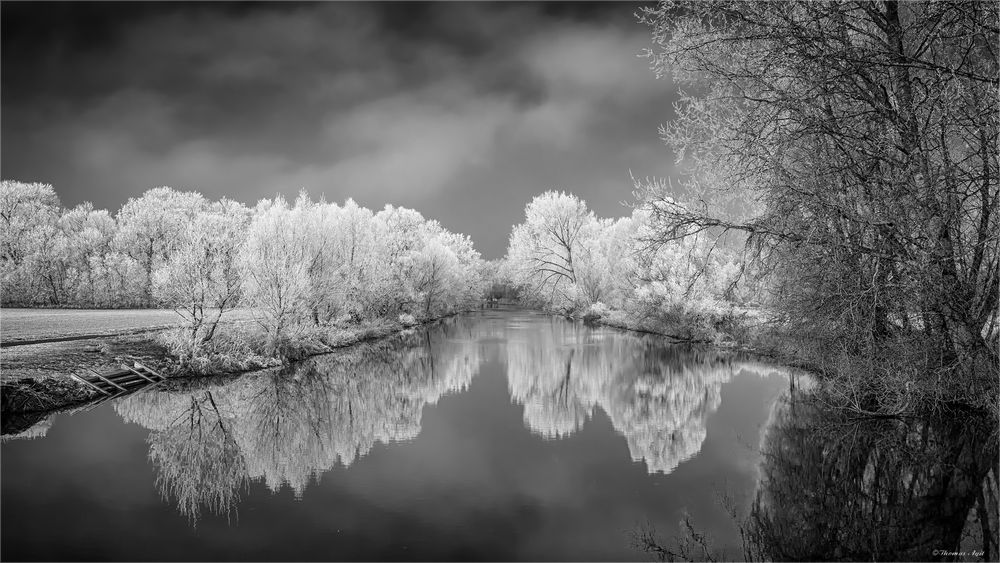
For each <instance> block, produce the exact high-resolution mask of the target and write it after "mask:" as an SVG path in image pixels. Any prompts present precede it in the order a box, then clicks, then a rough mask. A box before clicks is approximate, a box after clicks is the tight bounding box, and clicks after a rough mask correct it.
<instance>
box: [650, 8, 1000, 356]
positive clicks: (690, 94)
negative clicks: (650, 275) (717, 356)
mask: <svg viewBox="0 0 1000 563" xmlns="http://www.w3.org/2000/svg"><path fill="white" fill-rule="evenodd" d="M640 19H641V20H642V21H643V22H645V23H647V24H648V25H649V26H650V27H651V28H652V32H653V42H654V44H655V47H654V48H653V49H650V51H649V53H648V54H649V57H650V60H651V63H652V68H653V69H654V70H655V72H656V73H657V75H658V76H668V75H669V76H671V77H672V79H673V80H674V82H675V83H677V84H678V85H679V86H681V88H682V92H683V94H682V97H681V99H680V101H679V102H678V103H677V105H676V118H675V119H674V120H673V121H671V122H669V123H667V124H665V125H664V126H662V127H661V136H662V138H663V140H664V141H665V142H666V143H667V144H668V145H670V146H671V147H672V148H673V149H674V150H675V151H676V154H677V156H678V159H679V161H680V162H682V163H683V165H684V166H683V169H684V170H685V171H686V174H687V175H686V177H685V178H684V179H683V181H682V182H680V183H679V184H678V185H675V186H673V189H672V190H668V189H666V186H665V185H664V184H663V183H662V182H658V181H651V182H649V181H647V182H640V183H639V185H638V188H639V191H640V193H641V194H642V196H643V197H644V198H645V199H646V201H647V202H648V203H649V205H650V209H651V210H652V211H653V213H654V214H655V219H656V222H657V225H658V229H657V235H656V237H655V238H656V239H657V241H658V242H666V241H669V240H675V239H677V238H683V237H686V236H690V235H692V234H694V233H699V232H706V231H708V232H712V233H715V234H720V233H724V232H730V233H740V234H743V235H745V236H746V240H747V247H748V249H749V250H750V251H751V252H750V257H751V258H756V259H758V263H761V264H765V265H767V266H768V267H769V268H770V269H771V270H772V271H774V272H775V273H776V274H778V275H777V276H776V280H778V283H777V284H775V287H776V288H777V291H778V296H779V297H780V299H778V300H777V301H776V302H777V303H780V304H781V308H782V310H783V311H784V312H785V313H787V314H788V318H789V319H790V320H791V321H793V322H795V323H797V324H798V325H799V326H800V327H802V328H808V329H810V330H811V331H812V332H813V333H815V334H819V335H824V336H828V337H830V338H831V339H832V340H834V341H836V342H838V343H839V344H840V345H843V346H847V347H849V348H851V349H853V350H855V351H874V350H877V349H878V346H879V345H880V343H883V342H887V341H898V340H899V339H900V338H904V339H906V340H908V341H910V342H913V341H919V342H921V346H922V348H923V349H924V350H925V351H926V358H925V359H928V360H930V359H932V358H934V361H935V362H937V365H938V366H944V365H947V366H952V367H955V366H961V367H963V368H970V367H971V368H972V369H973V370H975V372H976V373H979V374H982V373H984V371H992V370H995V369H996V365H997V352H996V338H997V331H998V326H997V306H998V284H1000V270H998V269H1000V252H998V245H1000V237H998V227H997V225H998V223H997V202H998V182H997V176H998V161H997V132H998V114H997V108H998V104H997V102H998V87H1000V80H998V70H997V60H998V59H997V57H998V31H1000V26H998V8H997V5H996V4H994V3H986V2H907V3H901V2H836V3H834V2H736V1H733V2H712V3H703V2H675V1H666V2H661V3H660V4H659V5H658V6H657V7H656V8H651V9H646V10H644V11H643V13H642V14H641V15H640ZM670 192H674V193H673V194H671V193H670ZM677 192H680V193H681V194H683V195H682V197H681V198H674V199H671V198H670V197H668V196H670V195H675V196H676V193H677Z"/></svg>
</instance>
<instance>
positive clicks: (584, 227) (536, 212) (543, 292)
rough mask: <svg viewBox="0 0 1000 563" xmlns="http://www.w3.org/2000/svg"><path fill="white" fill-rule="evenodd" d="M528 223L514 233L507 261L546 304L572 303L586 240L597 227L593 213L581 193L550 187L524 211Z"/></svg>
mask: <svg viewBox="0 0 1000 563" xmlns="http://www.w3.org/2000/svg"><path fill="white" fill-rule="evenodd" d="M524 214H525V220H524V223H521V224H520V225H517V226H516V227H514V230H513V231H512V232H511V235H510V243H509V245H508V250H507V259H508V261H509V262H510V263H511V265H512V267H513V268H514V269H515V270H516V271H517V274H518V277H519V279H520V280H521V282H522V283H524V284H525V285H527V286H529V287H530V288H531V289H532V291H533V293H534V294H535V295H536V296H537V297H539V298H541V299H543V300H544V301H545V302H547V303H550V304H553V305H555V306H557V307H572V306H573V305H574V304H575V303H576V302H577V299H578V296H579V287H578V285H577V284H578V282H579V281H581V280H580V279H579V276H580V273H581V272H580V262H581V261H582V260H583V259H585V254H587V252H588V250H587V249H586V247H585V245H584V241H585V240H586V239H587V238H588V237H590V236H591V235H592V231H593V230H594V229H595V228H597V220H596V219H595V217H594V214H593V213H592V212H590V211H589V210H588V209H587V204H586V203H585V202H584V201H583V200H581V199H579V198H578V197H576V196H574V195H571V194H566V193H562V192H554V191H549V192H545V193H543V194H541V195H539V196H536V197H535V198H534V199H533V200H532V201H531V202H530V203H529V204H528V205H527V207H525V210H524Z"/></svg>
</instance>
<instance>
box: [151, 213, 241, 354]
mask: <svg viewBox="0 0 1000 563" xmlns="http://www.w3.org/2000/svg"><path fill="white" fill-rule="evenodd" d="M248 223H249V211H248V210H247V209H246V207H244V206H243V205H242V204H240V203H237V202H234V201H231V200H227V199H223V200H221V201H219V202H216V203H212V204H210V205H208V206H206V208H205V209H203V210H201V211H198V212H197V214H196V215H195V216H194V219H193V221H191V222H190V223H189V224H188V225H187V227H186V228H185V230H184V231H183V232H182V233H181V235H180V240H179V241H178V242H177V244H176V247H175V248H174V250H173V252H171V254H170V257H169V258H168V259H167V261H166V263H165V264H164V265H163V267H161V268H160V269H158V270H157V271H156V273H155V275H154V279H153V295H154V297H155V298H156V299H157V301H159V302H162V303H164V304H166V305H168V306H170V307H173V308H174V310H175V311H177V313H178V314H180V315H181V316H182V317H183V318H184V320H185V321H186V323H187V324H188V327H189V329H190V346H191V348H190V350H191V351H193V350H194V348H195V347H197V346H198V345H200V344H202V343H204V342H208V341H209V340H211V339H212V337H213V336H214V335H215V330H216V328H217V327H218V324H219V321H220V320H221V319H222V316H223V314H224V313H225V312H226V311H228V310H230V309H232V308H234V307H235V306H236V305H237V303H238V299H239V296H240V287H241V272H240V269H239V262H238V255H239V252H240V249H241V248H242V246H243V237H244V234H245V229H246V227H247V225H248Z"/></svg>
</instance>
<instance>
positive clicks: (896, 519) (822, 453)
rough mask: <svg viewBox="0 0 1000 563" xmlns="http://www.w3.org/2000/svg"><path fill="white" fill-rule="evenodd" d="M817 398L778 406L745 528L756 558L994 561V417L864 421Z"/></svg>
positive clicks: (803, 395)
mask: <svg viewBox="0 0 1000 563" xmlns="http://www.w3.org/2000/svg"><path fill="white" fill-rule="evenodd" d="M821 397H822V395H821V393H820V392H819V391H807V392H803V391H793V392H792V393H791V394H790V395H787V396H785V397H784V398H783V399H782V400H780V401H779V402H778V403H777V404H776V405H775V408H774V411H773V413H772V420H771V423H770V425H769V428H768V430H767V432H766V435H765V437H764V439H763V441H762V448H761V449H762V455H763V457H762V463H761V475H760V481H759V484H758V490H757V494H756V498H755V500H754V502H753V505H752V507H751V510H750V515H749V518H748V521H747V526H746V531H747V532H748V537H749V539H750V540H751V541H750V543H751V544H752V545H754V546H755V548H756V551H757V552H758V553H757V555H759V556H760V555H762V556H766V557H767V558H769V559H774V560H815V561H818V560H862V559H867V560H872V559H875V560H903V561H905V560H942V559H945V560H946V559H953V558H954V556H949V555H948V553H951V552H965V554H966V555H964V556H958V559H959V560H976V559H979V558H982V559H984V560H988V561H992V560H996V558H997V488H996V487H997V456H998V451H997V441H996V423H995V422H994V421H991V420H989V418H988V417H985V416H982V415H979V416H976V415H974V414H972V413H968V412H960V411H958V410H952V411H950V412H942V413H937V415H936V416H934V417H929V418H925V419H919V418H906V419H875V420H872V419H865V420H858V419H852V418H851V417H850V416H849V415H848V414H846V413H845V412H843V411H839V410H834V409H831V408H829V407H826V406H824V403H823V402H822V401H821ZM974 550H976V551H977V552H982V553H976V554H975V555H974V554H973V551H974Z"/></svg>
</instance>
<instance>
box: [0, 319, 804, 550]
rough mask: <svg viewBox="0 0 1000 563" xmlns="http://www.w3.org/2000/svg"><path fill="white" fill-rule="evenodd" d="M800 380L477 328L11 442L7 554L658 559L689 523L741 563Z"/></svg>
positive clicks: (521, 327) (434, 333)
mask: <svg viewBox="0 0 1000 563" xmlns="http://www.w3.org/2000/svg"><path fill="white" fill-rule="evenodd" d="M796 379H797V378H796V377H794V376H791V375H790V374H789V372H788V370H786V369H783V368H781V367H778V366H771V365H766V364H761V363H757V362H752V361H741V360H739V359H738V358H734V357H732V356H724V355H720V354H718V353H714V352H711V351H705V350H700V351H699V350H692V349H689V348H682V347H678V346H670V345H666V344H664V343H663V341H662V340H661V339H656V338H652V337H645V336H639V335H634V334H627V333H623V332H620V331H617V330H614V329H609V328H588V327H585V326H583V325H581V324H576V323H571V322H568V321H565V320H562V319H558V318H553V317H550V316H546V315H542V314H536V313H531V312H526V311H484V312H481V313H475V314H469V315H464V316H460V317H456V318H452V319H449V320H447V321H444V322H442V323H439V324H437V325H435V326H433V327H431V328H429V329H421V330H414V331H411V332H410V333H408V334H404V335H402V336H400V337H398V338H393V339H389V340H386V341H381V342H377V343H372V344H366V345H362V346H358V347H355V348H354V349H351V350H350V351H348V352H346V353H340V354H335V355H328V356H323V357H317V358H313V359H311V360H308V361H305V362H301V363H300V364H298V365H295V366H292V367H290V368H287V369H284V370H281V371H274V372H268V373H262V374H253V375H247V376H244V377H240V378H230V379H226V380H213V381H206V380H202V381H196V382H189V383H186V384H183V385H178V384H177V383H174V384H173V385H175V387H172V388H169V389H162V390H151V391H148V392H143V393H140V394H138V395H134V396H132V397H129V398H127V399H123V400H121V401H119V402H117V403H113V404H112V403H109V404H105V405H102V406H100V407H98V408H95V409H93V410H90V411H87V412H81V413H77V414H72V415H69V414H61V415H56V416H54V417H53V418H52V419H51V420H49V421H43V422H42V423H41V424H40V425H38V426H36V427H34V428H32V429H31V430H29V431H28V432H27V435H29V436H32V435H33V436H35V438H34V439H7V440H6V441H5V442H4V444H3V446H2V454H3V458H2V477H3V482H2V532H3V541H2V557H3V559H5V560H15V559H36V560H65V559H88V560H102V559H105V560H106V559H111V560H222V559H238V560H373V559H374V560H401V559H410V560H413V559H416V560H442V559H445V560H447V559H461V560H469V559H494V560H497V559H499V560H648V559H650V556H649V555H648V554H646V553H644V552H642V551H641V550H639V549H638V548H637V547H636V545H635V541H634V535H635V533H636V532H639V531H642V530H643V529H655V530H656V533H657V534H658V535H659V536H660V537H662V538H670V537H671V536H673V535H676V534H678V533H679V530H678V528H679V522H680V520H681V519H682V518H684V517H685V515H687V516H689V517H690V518H691V520H692V521H693V522H695V523H696V524H697V526H698V527H699V531H700V532H702V533H705V534H706V535H707V536H709V537H711V538H712V542H713V547H715V548H718V549H722V550H725V551H726V553H728V554H729V555H730V556H731V557H739V556H740V554H741V550H740V539H739V534H738V531H737V526H736V523H735V522H734V519H733V518H732V517H731V516H730V515H729V514H728V512H727V509H726V507H725V505H726V504H727V502H729V503H730V504H735V505H736V506H739V507H747V506H749V505H750V504H751V501H752V499H753V498H754V496H755V495H756V494H757V489H758V486H759V485H758V482H759V480H760V479H761V471H760V470H759V467H760V466H761V454H760V451H761V443H762V437H764V436H766V434H767V433H766V432H765V427H767V426H768V425H769V424H773V423H774V420H775V419H777V420H778V421H779V422H780V421H781V420H783V419H784V418H787V416H784V418H783V415H782V414H781V413H784V412H786V410H787V408H784V407H782V405H786V404H787V403H788V401H787V400H779V398H781V397H785V398H786V399H787V394H788V393H789V387H790V383H793V382H794V381H795V380H796ZM776 413H777V414H776ZM769 471H770V470H769ZM723 499H728V500H727V501H726V502H723ZM745 512H746V511H745V510H743V513H745Z"/></svg>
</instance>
